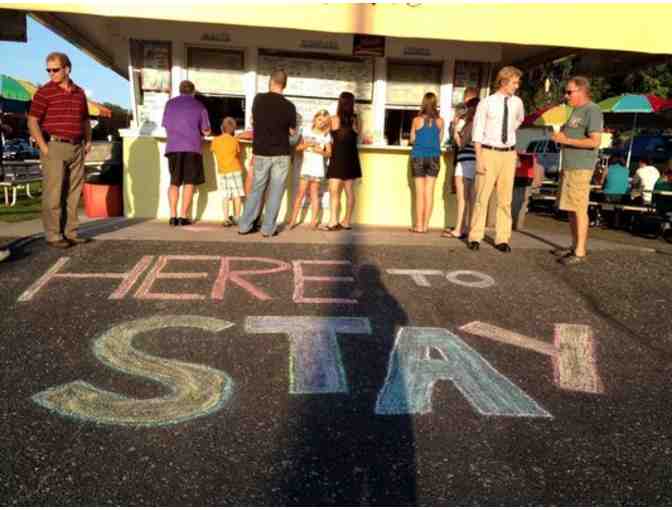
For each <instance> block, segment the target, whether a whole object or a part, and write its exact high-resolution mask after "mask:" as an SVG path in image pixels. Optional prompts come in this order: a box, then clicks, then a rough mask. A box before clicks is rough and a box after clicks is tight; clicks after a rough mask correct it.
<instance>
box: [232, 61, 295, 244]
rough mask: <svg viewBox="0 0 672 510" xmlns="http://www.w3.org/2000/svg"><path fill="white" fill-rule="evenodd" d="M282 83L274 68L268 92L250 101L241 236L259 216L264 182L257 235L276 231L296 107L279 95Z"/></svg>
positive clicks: (284, 83) (282, 77)
mask: <svg viewBox="0 0 672 510" xmlns="http://www.w3.org/2000/svg"><path fill="white" fill-rule="evenodd" d="M286 86H287V73H286V72H285V71H283V70H282V69H276V70H274V71H273V72H272V73H271V79H270V83H269V92H264V93H260V94H257V96H256V97H255V98H254V103H253V104H252V123H253V124H254V138H253V140H252V153H253V154H254V181H253V183H252V191H251V192H250V194H249V195H248V197H247V201H246V202H245V209H244V211H243V215H242V216H241V217H240V223H239V227H240V230H239V232H238V233H239V234H241V235H245V234H251V233H252V232H254V228H253V226H254V221H255V220H256V219H257V217H258V216H259V212H260V210H261V204H262V201H263V198H264V192H265V191H266V186H267V185H268V187H269V189H268V199H267V201H266V207H265V212H264V221H263V223H262V225H261V234H262V235H263V236H264V237H271V236H273V235H275V234H276V221H277V218H278V212H279V211H280V203H281V202H282V195H283V193H284V191H285V183H286V181H287V173H288V172H289V161H290V143H289V137H290V135H294V134H295V133H296V108H295V107H294V104H293V103H292V102H291V101H289V100H287V99H286V98H285V96H283V95H282V93H283V91H284V90H285V87H286ZM269 180H270V183H269Z"/></svg>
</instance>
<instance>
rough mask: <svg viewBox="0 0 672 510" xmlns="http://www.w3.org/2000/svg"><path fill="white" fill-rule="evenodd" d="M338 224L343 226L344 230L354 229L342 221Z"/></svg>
mask: <svg viewBox="0 0 672 510" xmlns="http://www.w3.org/2000/svg"><path fill="white" fill-rule="evenodd" d="M338 226H339V227H340V228H342V229H343V230H352V227H351V226H350V225H347V226H346V225H343V224H342V223H339V224H338Z"/></svg>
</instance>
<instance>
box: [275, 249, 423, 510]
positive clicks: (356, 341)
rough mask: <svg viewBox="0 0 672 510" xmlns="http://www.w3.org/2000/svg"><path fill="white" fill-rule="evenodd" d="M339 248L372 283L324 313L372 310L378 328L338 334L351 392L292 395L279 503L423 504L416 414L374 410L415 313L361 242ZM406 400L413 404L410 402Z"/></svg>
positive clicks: (362, 279) (359, 276) (367, 313)
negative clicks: (398, 340)
mask: <svg viewBox="0 0 672 510" xmlns="http://www.w3.org/2000/svg"><path fill="white" fill-rule="evenodd" d="M337 253H338V255H337V256H336V260H343V261H350V262H352V264H353V265H352V268H353V271H354V272H355V278H356V280H357V282H358V284H357V288H358V289H364V290H359V291H355V293H356V294H357V295H354V296H352V297H354V298H356V299H357V301H358V303H357V304H356V305H354V306H347V307H343V306H341V305H326V306H325V307H323V308H322V309H321V310H320V314H321V315H324V316H325V317H332V318H334V317H366V318H368V320H369V321H370V323H371V331H372V334H371V335H356V336H355V335H352V336H350V335H344V334H341V335H338V344H339V347H340V350H341V353H342V356H343V359H342V362H343V366H344V369H345V372H346V377H347V381H348V394H347V395H344V398H336V399H335V398H334V395H327V396H326V398H324V397H323V396H321V395H315V394H312V395H294V396H293V397H292V399H291V402H292V403H293V405H294V406H295V407H294V409H291V410H290V415H291V416H292V417H293V419H292V422H291V423H288V424H287V426H288V427H290V428H292V429H293V430H290V431H289V435H290V436H291V437H292V439H290V440H289V447H288V451H287V452H286V453H285V454H284V455H283V456H284V458H285V459H287V460H286V462H285V463H284V464H283V465H284V466H286V469H283V470H282V471H281V472H280V473H281V474H280V478H279V479H275V480H274V481H273V485H274V486H277V487H279V488H280V491H278V497H279V498H280V499H278V500H276V501H275V503H274V504H277V505H301V506H304V505H310V506H324V505H338V506H344V505H347V506H353V505H366V506H368V505H394V506H397V505H403V506H410V505H415V504H416V503H417V491H416V476H417V473H416V465H417V463H416V447H415V445H416V440H415V431H414V427H413V420H412V415H410V414H400V415H387V416H381V415H376V414H375V412H374V409H375V408H376V399H377V396H378V392H379V390H380V389H381V388H382V387H383V385H384V383H385V377H386V375H387V370H388V361H389V359H390V352H392V350H393V346H394V339H395V335H396V334H397V333H398V330H399V328H400V327H402V326H405V325H407V324H408V316H407V313H406V311H405V310H404V308H403V307H402V306H401V304H400V303H399V302H398V301H397V300H396V299H395V297H394V296H393V295H392V293H391V292H389V291H388V289H387V288H386V286H385V284H384V283H383V280H382V274H381V271H382V269H381V268H380V267H378V266H377V265H374V264H371V263H369V262H367V261H366V260H364V259H362V258H361V257H360V255H359V253H358V249H357V246H348V245H342V246H341V247H340V248H339V252H337ZM343 275H344V276H345V275H346V273H344V274H343ZM334 297H337V296H336V295H334ZM348 309H349V311H350V312H349V313H348V312H347V311H346V310H348ZM344 311H345V313H344ZM316 361H319V360H316ZM399 404H400V405H401V406H404V407H405V402H399ZM294 418H295V419H294Z"/></svg>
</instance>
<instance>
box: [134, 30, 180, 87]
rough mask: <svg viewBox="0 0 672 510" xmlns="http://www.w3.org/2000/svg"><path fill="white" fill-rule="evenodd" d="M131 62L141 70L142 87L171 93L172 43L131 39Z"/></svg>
mask: <svg viewBox="0 0 672 510" xmlns="http://www.w3.org/2000/svg"><path fill="white" fill-rule="evenodd" d="M130 42H131V63H132V65H133V67H134V68H136V69H139V70H140V88H141V89H142V90H143V91H145V90H149V91H154V92H168V93H170V88H171V87H170V71H171V68H172V43H170V42H169V41H141V40H137V39H131V41H130Z"/></svg>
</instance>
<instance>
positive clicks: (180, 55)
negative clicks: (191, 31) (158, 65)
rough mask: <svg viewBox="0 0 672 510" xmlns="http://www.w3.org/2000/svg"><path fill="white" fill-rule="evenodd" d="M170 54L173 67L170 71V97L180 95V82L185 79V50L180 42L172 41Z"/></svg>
mask: <svg viewBox="0 0 672 510" xmlns="http://www.w3.org/2000/svg"><path fill="white" fill-rule="evenodd" d="M171 44H172V48H171V54H172V56H173V67H172V68H171V70H170V82H171V83H170V89H171V90H170V97H175V96H179V95H180V82H181V81H182V80H186V79H187V48H186V47H185V45H184V43H183V42H182V41H173V42H172V43H171Z"/></svg>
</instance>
